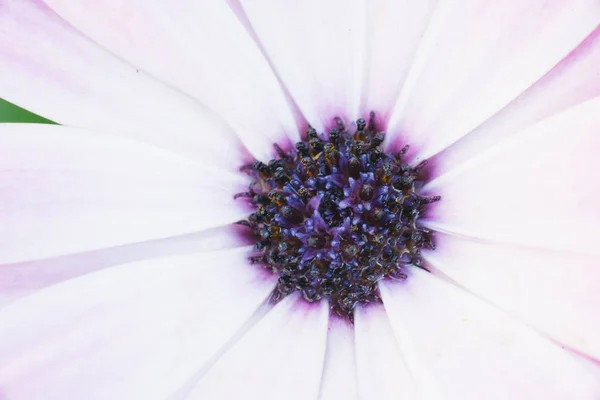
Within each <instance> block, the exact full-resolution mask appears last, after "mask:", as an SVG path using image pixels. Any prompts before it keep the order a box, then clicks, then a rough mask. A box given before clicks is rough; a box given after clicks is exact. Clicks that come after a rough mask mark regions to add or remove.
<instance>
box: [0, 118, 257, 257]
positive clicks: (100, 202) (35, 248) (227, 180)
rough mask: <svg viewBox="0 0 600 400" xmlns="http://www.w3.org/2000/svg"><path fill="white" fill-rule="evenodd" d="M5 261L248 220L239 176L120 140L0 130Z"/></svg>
mask: <svg viewBox="0 0 600 400" xmlns="http://www.w3.org/2000/svg"><path fill="white" fill-rule="evenodd" d="M0 149H1V150H0V152H1V153H2V156H1V157H0V193H1V194H0V210H2V214H1V219H2V223H1V224H0V244H1V245H0V247H1V248H2V251H1V252H0V263H9V262H17V261H23V260H33V259H38V258H44V257H53V256H58V255H61V254H67V253H74V252H82V251H88V250H92V249H98V248H102V247H108V246H117V245H121V244H126V243H132V242H139V241H144V240H151V239H156V238H161V237H168V236H173V235H181V234H185V233H190V232H195V231H199V230H203V229H208V228H212V227H216V226H219V225H224V224H229V223H232V222H235V221H236V220H239V219H241V218H243V217H244V216H246V215H247V211H245V210H244V209H243V208H242V207H241V206H240V205H238V204H236V203H235V201H234V200H233V194H234V193H236V192H237V191H240V189H243V186H242V185H243V184H244V180H243V179H242V177H241V176H239V175H235V174H232V173H229V172H225V171H222V170H218V169H214V168H209V167H207V166H205V165H200V164H196V163H190V162H188V161H187V160H186V159H183V158H181V157H178V156H174V155H173V154H171V153H169V152H165V151H162V150H158V149H156V148H153V147H151V146H147V145H142V144H140V143H135V142H130V141H127V140H123V139H120V138H118V137H111V136H108V135H96V134H92V133H90V132H86V131H83V130H78V129H74V128H66V127H60V126H52V125H31V124H4V125H0Z"/></svg>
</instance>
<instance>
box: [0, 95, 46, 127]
mask: <svg viewBox="0 0 600 400" xmlns="http://www.w3.org/2000/svg"><path fill="white" fill-rule="evenodd" d="M2 122H28V123H37V124H54V122H52V121H50V120H48V119H46V118H44V117H40V116H39V115H36V114H33V113H31V112H29V111H27V110H25V109H23V108H21V107H19V106H16V105H14V104H12V103H9V102H8V101H6V100H3V99H0V123H2Z"/></svg>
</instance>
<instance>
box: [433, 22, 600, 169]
mask: <svg viewBox="0 0 600 400" xmlns="http://www.w3.org/2000/svg"><path fill="white" fill-rule="evenodd" d="M598 65H600V27H598V28H596V29H595V30H594V32H593V33H592V34H590V36H588V38H587V39H586V40H584V41H583V43H582V44H581V45H579V47H577V48H576V49H575V50H573V51H572V52H571V53H570V54H569V55H568V56H567V57H565V59H563V60H562V61H561V62H560V63H559V64H558V65H557V66H556V67H554V68H552V70H551V71H550V72H548V73H547V74H546V75H545V76H544V77H543V78H541V79H540V80H539V81H537V82H536V83H535V84H534V85H533V86H532V87H530V88H529V89H527V90H526V91H525V92H524V93H523V94H522V95H520V96H519V97H517V98H516V99H515V100H514V101H513V102H511V103H510V104H509V105H508V106H506V107H505V108H504V109H502V110H501V111H500V112H498V113H497V114H496V115H494V116H493V117H492V118H490V119H488V120H487V121H485V122H484V123H483V124H481V125H479V126H478V127H477V128H476V129H475V130H474V131H472V132H471V133H469V134H468V135H466V136H465V137H463V138H462V139H461V140H459V141H458V142H456V143H454V144H453V145H451V146H450V147H448V148H446V149H445V150H443V151H442V152H441V153H438V154H437V155H436V156H435V157H434V158H433V160H432V161H434V162H435V166H436V168H435V170H433V174H434V175H437V174H442V173H444V172H447V171H449V170H450V169H452V168H454V167H456V166H457V165H460V164H461V163H463V162H465V161H467V160H468V159H469V158H471V157H473V156H475V155H476V154H477V153H479V152H481V151H483V150H485V149H488V148H490V147H492V146H494V145H495V144H497V143H499V142H501V141H502V140H504V139H507V138H509V137H510V136H512V135H513V134H515V133H520V132H522V131H523V129H525V128H527V127H529V126H531V125H533V124H535V123H536V122H538V121H540V120H542V119H544V118H547V117H549V116H551V115H553V114H555V113H558V112H560V111H563V110H566V109H567V108H569V107H572V106H574V105H577V104H580V103H582V102H584V101H586V100H589V99H592V98H594V97H597V96H600V70H599V69H598Z"/></svg>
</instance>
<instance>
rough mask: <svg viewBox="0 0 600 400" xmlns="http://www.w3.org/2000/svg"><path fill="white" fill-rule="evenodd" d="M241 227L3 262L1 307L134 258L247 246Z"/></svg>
mask: <svg viewBox="0 0 600 400" xmlns="http://www.w3.org/2000/svg"><path fill="white" fill-rule="evenodd" d="M240 228H241V227H237V226H229V225H227V226H219V227H216V228H212V229H207V230H205V231H202V232H197V233H191V234H187V235H180V236H175V237H170V238H166V239H156V240H150V241H146V242H141V243H133V244H129V245H122V246H117V247H111V248H105V249H100V250H92V251H87V252H83V253H77V254H69V255H65V256H60V257H54V258H50V259H42V260H35V261H25V262H18V263H12V264H3V265H0V308H2V307H4V306H6V305H8V304H9V303H11V302H13V301H15V300H17V299H19V298H21V297H24V296H27V295H29V294H31V293H35V292H37V291H38V290H41V289H43V288H45V287H48V286H50V285H54V284H57V283H60V282H63V281H65V280H68V279H72V278H75V277H78V276H81V275H84V274H89V273H91V272H94V271H99V270H101V269H104V268H109V267H113V266H115V265H119V264H125V263H130V262H135V261H141V260H148V259H152V258H156V257H166V256H170V255H176V254H189V253H196V252H201V251H215V250H220V249H233V248H237V247H242V246H245V245H248V241H247V240H245V239H244V236H243V231H242V230H241V229H240Z"/></svg>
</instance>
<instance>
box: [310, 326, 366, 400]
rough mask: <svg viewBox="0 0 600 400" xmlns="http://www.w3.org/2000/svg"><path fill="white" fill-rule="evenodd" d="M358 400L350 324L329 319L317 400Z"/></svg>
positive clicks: (352, 333)
mask: <svg viewBox="0 0 600 400" xmlns="http://www.w3.org/2000/svg"><path fill="white" fill-rule="evenodd" d="M338 399H344V400H358V385H357V383H356V360H355V356H354V332H353V327H352V325H350V323H348V322H346V321H344V320H342V319H340V318H338V317H335V316H334V315H333V314H332V315H331V316H330V317H329V331H328V332H327V351H326V353H325V365H324V367H323V378H322V380H321V393H320V395H319V400H338Z"/></svg>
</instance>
